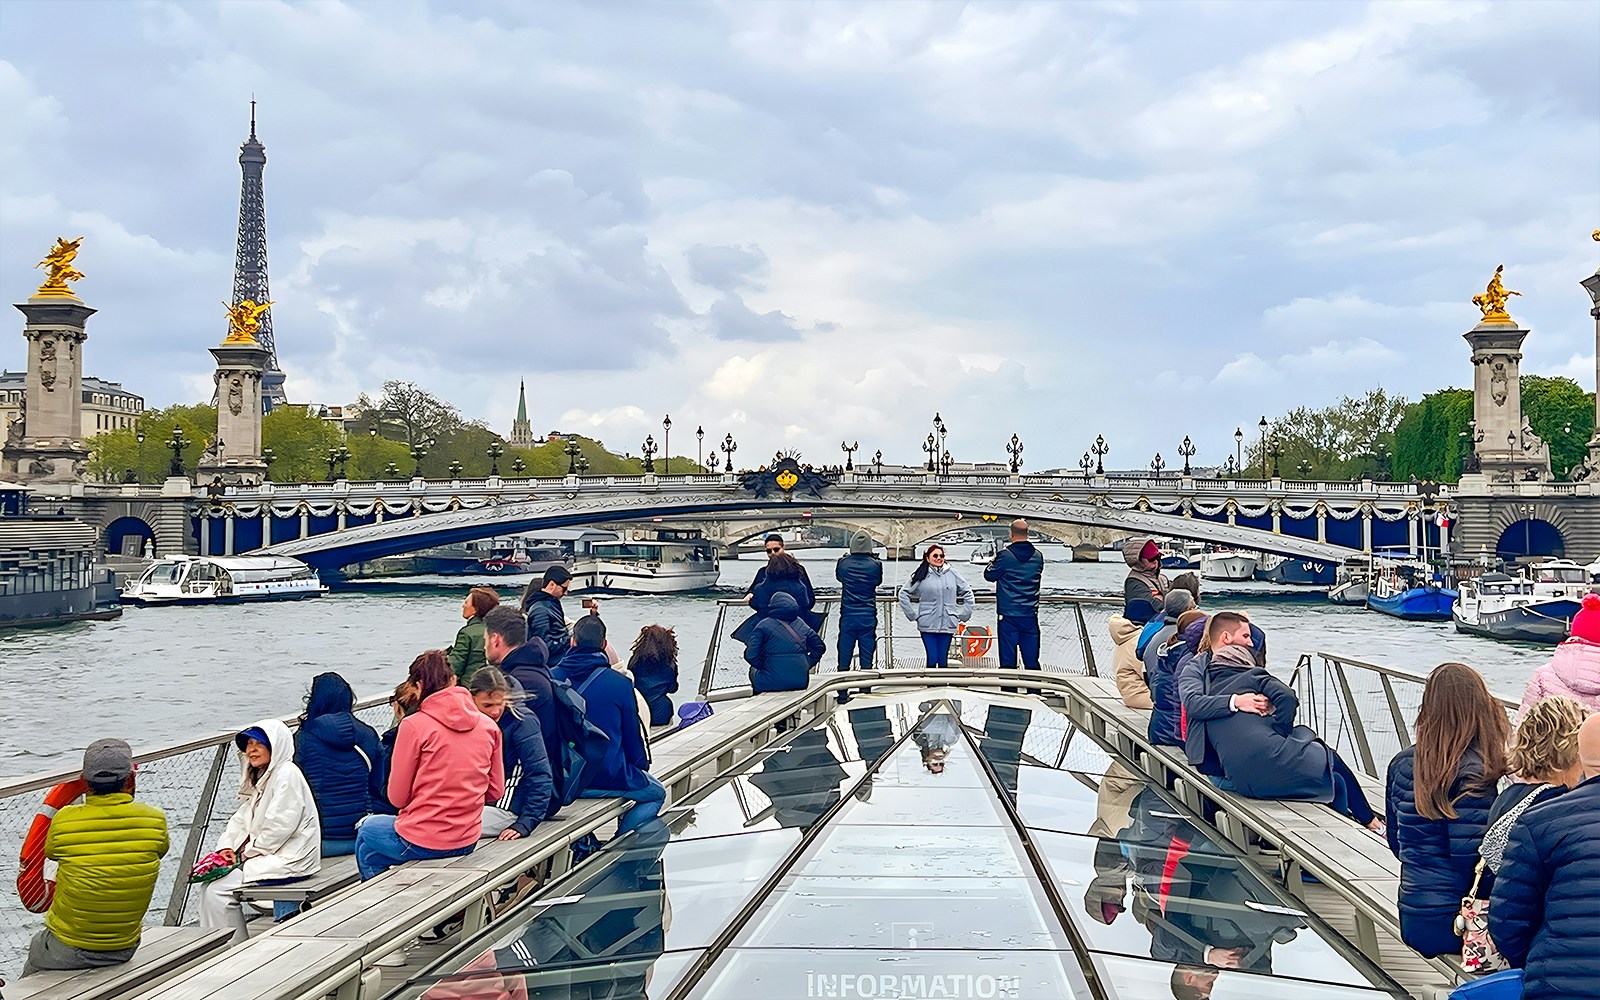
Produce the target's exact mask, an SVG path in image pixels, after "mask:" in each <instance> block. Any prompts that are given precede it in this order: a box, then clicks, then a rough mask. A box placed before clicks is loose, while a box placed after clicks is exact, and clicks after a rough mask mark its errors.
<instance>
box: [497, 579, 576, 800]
mask: <svg viewBox="0 0 1600 1000" xmlns="http://www.w3.org/2000/svg"><path fill="white" fill-rule="evenodd" d="M483 652H484V658H485V659H487V660H488V661H489V663H490V665H491V666H496V667H499V668H500V669H501V670H504V671H505V672H506V676H507V677H510V678H511V679H512V680H514V681H516V682H517V684H518V686H520V687H521V688H522V694H523V699H524V701H523V706H522V707H525V708H526V709H527V711H528V712H529V713H531V714H532V716H533V717H534V718H535V719H537V720H538V723H539V735H540V738H542V739H543V740H544V749H545V757H546V758H547V759H548V761H549V765H550V778H551V780H552V781H553V782H555V785H556V787H560V786H561V782H562V780H563V779H564V778H565V775H564V774H563V773H562V764H561V761H562V759H563V758H562V756H561V733H560V730H559V729H558V728H557V725H556V714H555V713H556V705H555V693H554V692H553V691H552V690H551V688H550V666H549V657H548V655H547V654H546V652H545V647H544V643H543V642H542V641H541V640H539V639H532V638H529V637H528V623H527V621H526V620H524V619H523V617H522V615H521V613H520V612H518V611H517V609H516V608H513V607H510V606H509V605H505V604H501V605H497V606H496V607H493V608H490V609H489V612H488V614H486V615H484V616H483ZM559 798H560V797H559V796H556V795H551V796H550V803H549V806H548V808H547V810H546V813H545V818H546V819H549V818H550V817H551V816H554V815H555V814H556V810H557V809H559V808H561V802H560V801H559Z"/></svg>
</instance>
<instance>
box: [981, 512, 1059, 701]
mask: <svg viewBox="0 0 1600 1000" xmlns="http://www.w3.org/2000/svg"><path fill="white" fill-rule="evenodd" d="M1043 577H1044V553H1043V552H1040V551H1039V550H1038V549H1036V548H1034V547H1033V543H1032V542H1030V541H1028V522H1027V521H1024V520H1023V519H1022V518H1020V517H1019V518H1017V519H1016V520H1015V521H1012V522H1011V544H1010V545H1007V546H1006V547H1005V548H1003V549H1001V550H1000V551H999V553H998V554H996V555H995V557H994V561H993V562H991V563H989V565H988V566H985V567H984V569H983V578H984V579H985V580H988V581H989V582H990V583H993V584H994V587H995V611H996V613H997V614H998V615H999V616H1000V627H999V628H998V629H997V630H996V631H998V632H999V636H998V639H999V644H1000V665H1001V666H1002V667H1010V668H1011V669H1013V670H1015V669H1016V667H1017V653H1018V651H1019V650H1020V651H1021V653H1022V665H1023V666H1024V667H1026V668H1027V669H1029V670H1038V669H1039V581H1040V580H1041V579H1042V578H1043Z"/></svg>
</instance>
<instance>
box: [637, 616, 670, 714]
mask: <svg viewBox="0 0 1600 1000" xmlns="http://www.w3.org/2000/svg"><path fill="white" fill-rule="evenodd" d="M628 673H630V674H632V675H633V686H634V688H635V689H636V690H637V691H638V692H639V695H640V696H641V697H642V698H644V703H645V704H646V705H647V706H649V708H650V724H651V725H652V726H665V725H666V724H668V723H669V722H671V721H672V699H671V698H669V697H667V696H668V695H670V694H674V693H676V692H677V690H678V637H677V635H676V634H675V633H674V632H673V631H672V629H670V628H667V627H666V626H664V625H646V626H645V627H644V628H642V629H640V630H639V637H638V638H637V639H635V640H633V655H632V656H630V657H628Z"/></svg>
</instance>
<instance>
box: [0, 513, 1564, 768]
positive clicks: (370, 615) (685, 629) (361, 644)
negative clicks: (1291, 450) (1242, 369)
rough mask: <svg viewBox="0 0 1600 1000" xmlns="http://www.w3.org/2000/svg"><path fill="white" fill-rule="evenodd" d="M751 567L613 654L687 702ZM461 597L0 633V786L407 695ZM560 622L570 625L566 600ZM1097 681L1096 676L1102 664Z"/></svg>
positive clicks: (1499, 658) (824, 556) (1416, 632)
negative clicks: (680, 687) (652, 665)
mask: <svg viewBox="0 0 1600 1000" xmlns="http://www.w3.org/2000/svg"><path fill="white" fill-rule="evenodd" d="M971 548H972V547H971V546H963V545H954V546H950V550H949V551H950V555H951V557H952V560H951V563H952V565H953V566H954V567H955V568H956V569H957V570H958V571H959V572H961V573H962V574H963V575H965V576H966V578H967V579H968V581H969V582H971V583H973V585H974V587H975V588H976V589H978V590H979V591H980V592H982V591H983V590H985V589H986V588H987V589H990V590H992V587H989V586H988V585H986V584H984V583H983V580H982V572H981V568H980V567H977V566H972V565H970V564H968V563H967V562H966V558H967V555H968V554H969V553H970V551H971ZM1044 551H1045V553H1046V558H1047V559H1049V560H1050V562H1049V563H1048V565H1047V568H1046V575H1045V585H1046V588H1047V589H1053V590H1056V591H1058V592H1066V593H1085V594H1116V595H1119V596H1120V594H1121V585H1122V578H1123V575H1124V574H1125V572H1126V566H1125V565H1123V564H1122V563H1121V561H1120V560H1118V561H1117V562H1114V563H1113V562H1103V563H1070V562H1068V561H1066V560H1067V558H1068V554H1067V551H1066V550H1065V549H1064V548H1062V547H1060V546H1056V545H1047V546H1044ZM841 554H842V552H841V550H838V549H816V550H807V551H802V552H799V553H797V555H799V557H800V558H801V559H802V561H804V562H805V563H807V564H808V565H809V567H810V574H811V578H812V580H813V581H815V582H816V583H817V585H818V586H819V588H825V587H826V586H827V585H828V584H831V582H832V580H833V571H832V566H833V561H834V560H835V559H837V558H838V557H839V555H841ZM760 564H761V561H760V560H759V559H743V560H737V561H727V562H724V563H723V572H722V586H721V588H720V590H719V591H718V592H709V593H702V594H696V595H691V596H671V597H609V598H602V613H603V614H604V616H605V619H606V622H607V624H608V625H609V627H610V634H611V639H612V642H613V643H614V644H615V645H616V646H617V648H618V649H619V650H621V651H622V652H623V655H624V656H626V655H627V653H626V647H627V644H628V643H631V642H632V639H633V637H634V636H635V635H637V634H638V630H639V628H640V627H642V626H644V625H648V624H651V623H660V624H663V625H670V626H673V627H674V628H675V629H676V630H677V635H678V641H679V648H680V669H681V670H682V672H683V674H684V676H685V687H686V688H692V687H693V684H694V682H695V680H696V679H697V678H698V676H699V667H700V663H701V661H702V660H703V658H704V655H705V650H706V644H707V642H708V640H709V638H710V635H711V630H712V627H713V624H714V622H715V620H716V613H717V609H716V605H715V601H716V599H717V598H718V597H724V598H726V597H736V596H738V595H739V594H740V593H742V592H743V589H744V585H746V584H747V583H748V582H749V580H750V578H751V577H752V576H753V575H754V574H755V571H756V568H757V567H758V566H759V565H760ZM914 567H915V564H914V563H890V564H888V565H887V566H886V571H885V582H899V581H902V580H904V579H905V578H906V577H907V576H908V575H909V574H910V572H911V570H912V569H913V568H914ZM474 582H484V583H492V584H494V585H497V586H498V587H499V588H500V590H501V593H502V594H503V595H504V596H505V597H507V598H512V597H514V596H515V594H516V593H517V591H518V590H519V589H520V587H519V585H518V584H516V583H513V582H511V581H507V580H505V579H490V580H485V581H471V580H465V579H459V578H458V579H445V578H430V579H428V580H416V581H410V582H407V583H405V584H403V585H395V586H393V587H384V588H379V589H363V590H359V591H346V592H339V593H335V594H331V595H329V596H327V597H323V598H320V599H316V600H306V601H296V602H287V603H279V604H259V605H218V606H215V607H182V608H137V607H134V608H129V609H128V610H127V612H126V613H125V614H124V615H123V616H122V617H121V618H120V619H118V620H116V621H111V622H87V623H80V624H74V625H67V626H61V627H57V628H50V629H36V630H24V631H13V632H0V683H3V685H4V691H5V696H4V698H3V699H0V734H3V737H0V775H3V776H16V775H25V774H34V773H38V772H43V771H50V770H59V769H64V768H70V767H73V766H75V765H76V764H77V763H78V761H79V760H80V759H81V757H80V755H81V753H82V749H83V747H84V746H86V745H87V744H88V742H89V741H90V740H92V739H95V738H97V737H100V736H121V737H123V738H125V739H127V740H129V741H130V742H131V743H133V744H134V746H135V747H138V748H146V747H151V746H156V745H160V744H165V743H172V742H177V741H179V740H184V739H189V738H191V737H195V736H199V735H202V734H205V733H211V732H216V731H218V730H222V729H231V730H237V729H239V728H241V727H242V726H244V725H247V724H249V723H250V722H251V721H254V720H255V719H258V718H261V717H263V716H266V715H282V714H288V713H291V712H293V711H295V710H296V709H298V708H299V707H300V705H301V704H302V702H303V698H304V693H305V690H306V687H307V685H308V683H309V681H310V678H311V677H312V675H314V674H317V673H319V672H321V671H324V670H337V671H339V672H340V673H342V674H344V675H345V677H347V678H348V679H349V680H350V683H351V684H352V686H354V687H355V689H356V692H357V693H358V694H360V695H366V694H375V693H378V692H380V691H383V690H386V689H388V688H391V687H393V686H394V685H395V684H396V683H398V682H399V681H400V680H403V679H404V676H405V669H406V666H407V665H408V664H409V663H410V662H411V659H412V657H414V656H415V655H416V654H417V653H418V652H420V651H421V650H423V649H427V648H429V647H438V646H447V645H449V644H450V642H451V641H452V640H453V639H454V637H455V632H456V629H457V628H459V627H460V625H461V619H460V607H461V598H462V596H463V595H464V594H465V591H466V588H467V586H468V585H470V584H471V583H474ZM1207 588H1208V589H1207V590H1206V592H1205V602H1204V603H1205V604H1206V606H1207V607H1208V608H1211V609H1215V608H1218V607H1225V606H1228V605H1237V606H1240V607H1245V608H1247V609H1248V610H1249V612H1250V616H1251V619H1252V620H1253V621H1255V622H1256V623H1257V624H1259V625H1260V626H1261V627H1262V628H1264V629H1265V630H1266V631H1267V633H1268V635H1269V640H1268V650H1269V652H1270V653H1271V658H1272V662H1273V665H1274V667H1277V668H1282V669H1284V670H1287V669H1289V668H1290V667H1291V666H1292V665H1293V663H1294V659H1295V657H1296V656H1298V655H1299V654H1300V653H1303V652H1315V651H1319V650H1323V651H1329V652H1339V653H1344V654H1347V655H1350V656H1354V657H1357V658H1359V659H1366V660H1371V661H1375V662H1378V663H1384V664H1388V665H1391V666H1395V667H1400V668H1402V669H1406V670H1412V671H1417V672H1425V671H1427V670H1428V669H1430V668H1431V667H1433V666H1434V665H1436V664H1438V663H1440V662H1442V661H1444V660H1452V659H1453V660H1461V661H1464V662H1466V663H1470V664H1472V665H1473V666H1476V667H1477V668H1479V669H1480V670H1482V671H1483V673H1484V675H1485V676H1486V677H1487V678H1488V680H1489V685H1490V687H1491V688H1492V689H1493V690H1495V691H1496V692H1498V693H1502V694H1508V695H1518V696H1520V694H1521V691H1522V687H1523V685H1524V684H1525V683H1526V680H1527V677H1528V675H1529V674H1530V673H1531V672H1532V670H1533V669H1534V667H1535V666H1537V665H1538V664H1539V663H1541V662H1543V660H1544V659H1545V658H1547V657H1548V656H1549V650H1548V649H1545V648H1542V647H1533V646H1518V645H1512V644H1508V643H1497V642H1493V641H1490V640H1486V639H1479V638H1475V637H1472V636H1466V635H1460V634H1458V633H1456V632H1455V631H1454V630H1453V628H1452V626H1451V625H1450V624H1449V623H1444V624H1425V623H1417V622H1402V621H1399V620H1397V619H1394V618H1389V617H1387V616H1384V615H1380V614H1377V613H1374V612H1368V611H1364V610H1361V609H1358V608H1341V607H1335V606H1333V605H1331V604H1329V603H1327V601H1326V600H1325V599H1324V598H1323V596H1322V594H1321V593H1320V592H1313V591H1308V590H1302V591H1297V590H1293V589H1288V588H1275V587H1269V586H1267V585H1265V584H1248V583H1247V584H1208V585H1207ZM565 603H566V604H567V613H568V615H569V616H573V615H576V614H578V613H579V608H578V602H577V600H576V599H575V598H569V599H568V600H567V601H566V602H565ZM1101 666H1102V669H1108V666H1109V665H1107V664H1102V665H1101Z"/></svg>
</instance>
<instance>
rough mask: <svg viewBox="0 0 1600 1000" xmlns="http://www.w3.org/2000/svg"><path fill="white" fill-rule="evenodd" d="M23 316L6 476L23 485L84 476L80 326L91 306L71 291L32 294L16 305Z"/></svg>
mask: <svg viewBox="0 0 1600 1000" xmlns="http://www.w3.org/2000/svg"><path fill="white" fill-rule="evenodd" d="M17 309H18V310H20V311H21V312H22V315H23V316H25V317H26V318H27V322H26V324H25V325H24V326H23V328H22V336H23V337H24V338H25V339H26V340H27V341H28V381H27V390H26V395H25V396H24V398H23V404H22V405H23V411H22V413H23V419H22V422H21V426H18V425H17V424H13V425H12V426H11V427H10V428H7V432H6V440H5V449H4V460H3V462H0V470H3V471H4V473H5V475H6V477H7V478H9V479H16V480H19V481H21V482H24V483H59V482H70V481H74V480H79V479H82V478H83V473H84V467H85V466H86V465H87V464H88V461H89V449H88V448H87V447H86V446H85V445H84V443H83V438H82V434H83V344H84V341H86V340H88V339H89V335H88V334H87V333H85V332H84V330H83V327H84V324H85V323H86V322H88V320H89V317H90V316H93V315H94V313H95V310H93V309H90V308H89V307H88V306H86V305H84V304H83V301H82V300H81V299H79V298H78V297H77V296H75V295H72V294H70V293H67V294H59V293H58V294H52V295H35V296H34V297H32V298H30V299H29V300H28V301H27V302H22V303H18V304H17Z"/></svg>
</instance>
